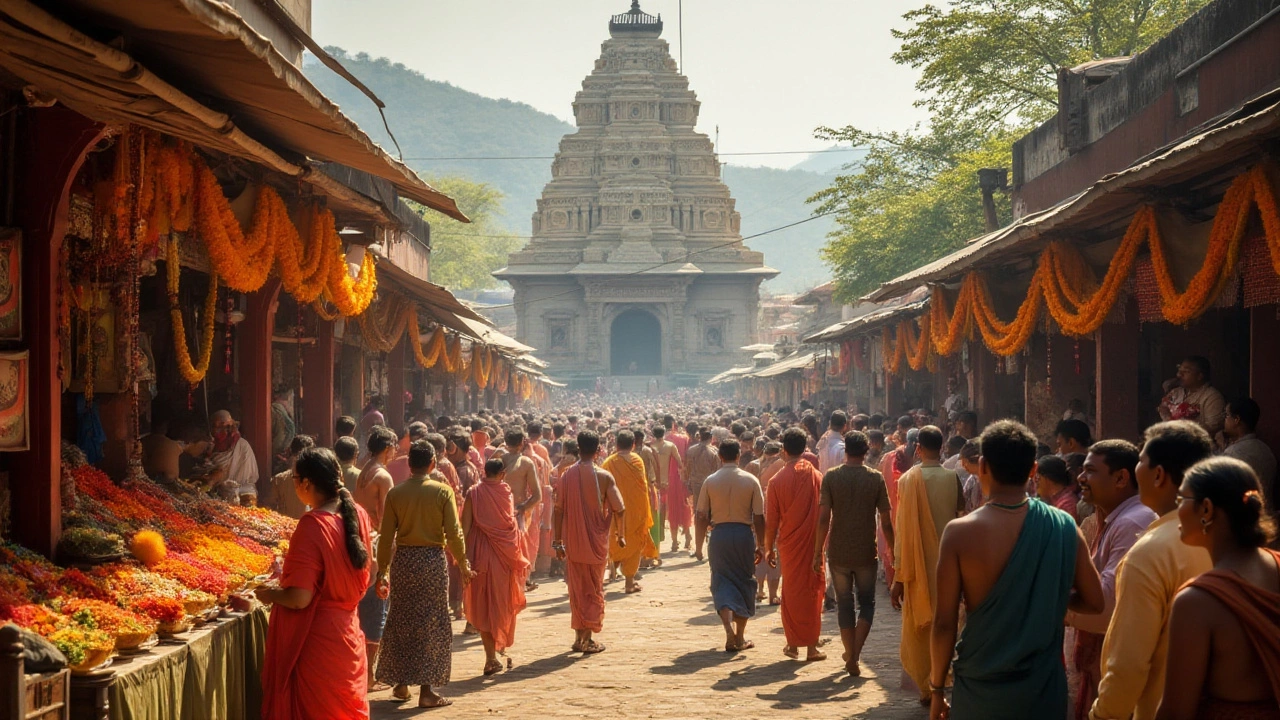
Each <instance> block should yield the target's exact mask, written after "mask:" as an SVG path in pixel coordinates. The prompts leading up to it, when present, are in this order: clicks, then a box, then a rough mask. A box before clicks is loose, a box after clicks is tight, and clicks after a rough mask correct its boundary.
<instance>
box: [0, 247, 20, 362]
mask: <svg viewBox="0 0 1280 720" xmlns="http://www.w3.org/2000/svg"><path fill="white" fill-rule="evenodd" d="M21 340H22V231H21V230H18V229H16V228H0V342H19V341H21Z"/></svg>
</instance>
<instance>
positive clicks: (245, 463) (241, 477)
mask: <svg viewBox="0 0 1280 720" xmlns="http://www.w3.org/2000/svg"><path fill="white" fill-rule="evenodd" d="M212 460H213V464H214V465H215V466H217V467H218V468H220V469H223V470H226V471H227V479H226V481H225V482H226V483H227V484H228V485H234V486H235V487H236V492H237V493H239V494H240V495H254V496H256V495H257V494H258V458H256V457H254V455H253V448H251V447H249V441H248V440H245V439H244V438H240V439H239V440H238V441H237V442H236V444H235V445H234V446H233V447H232V448H231V449H230V450H227V451H225V452H220V453H214V454H213V458H212Z"/></svg>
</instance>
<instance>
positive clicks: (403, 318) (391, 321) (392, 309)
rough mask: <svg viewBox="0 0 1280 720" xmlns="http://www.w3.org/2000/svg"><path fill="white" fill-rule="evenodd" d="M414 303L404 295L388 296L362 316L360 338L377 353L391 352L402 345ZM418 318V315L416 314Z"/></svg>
mask: <svg viewBox="0 0 1280 720" xmlns="http://www.w3.org/2000/svg"><path fill="white" fill-rule="evenodd" d="M412 305H413V304H412V303H410V302H409V301H408V300H406V299H405V298H404V296H403V295H388V296H387V297H386V299H385V300H383V301H382V302H379V303H378V307H377V308H376V309H371V310H369V311H367V312H364V313H361V315H360V336H361V337H362V338H364V341H365V344H366V345H368V346H369V347H370V348H371V349H372V350H374V351H375V352H383V353H385V352H391V351H392V350H394V349H395V348H396V346H398V345H399V344H400V338H401V336H403V335H404V331H405V327H406V326H408V324H409V314H410V308H411V307H412ZM414 317H415V318H416V317H417V313H416V312H415V313H414Z"/></svg>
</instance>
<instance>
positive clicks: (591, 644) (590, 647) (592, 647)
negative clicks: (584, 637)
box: [582, 640, 604, 655]
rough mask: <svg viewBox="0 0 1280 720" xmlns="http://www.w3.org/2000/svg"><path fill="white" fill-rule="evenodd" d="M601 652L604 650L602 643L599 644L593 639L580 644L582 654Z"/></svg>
mask: <svg viewBox="0 0 1280 720" xmlns="http://www.w3.org/2000/svg"><path fill="white" fill-rule="evenodd" d="M602 652H604V645H601V644H600V643H598V642H596V641H595V640H588V641H587V644H586V645H583V646H582V654H583V655H595V654H596V653H602Z"/></svg>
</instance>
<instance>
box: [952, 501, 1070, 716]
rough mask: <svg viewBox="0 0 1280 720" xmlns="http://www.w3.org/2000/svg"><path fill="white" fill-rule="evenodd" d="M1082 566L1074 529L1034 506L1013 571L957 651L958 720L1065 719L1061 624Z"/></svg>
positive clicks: (974, 615)
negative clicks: (1079, 566) (1076, 572)
mask: <svg viewBox="0 0 1280 720" xmlns="http://www.w3.org/2000/svg"><path fill="white" fill-rule="evenodd" d="M1075 562H1076V524H1075V521H1073V520H1072V519H1071V516H1070V515H1068V514H1067V513H1065V512H1063V511H1061V510H1058V509H1057V508H1052V507H1049V506H1048V505H1046V504H1044V503H1042V502H1040V501H1039V500H1032V501H1030V502H1029V503H1028V506H1027V517H1026V520H1025V521H1024V522H1023V525H1022V532H1021V534H1019V536H1018V544H1017V545H1015V546H1014V548H1013V554H1012V555H1010V556H1009V563H1008V565H1006V566H1005V569H1004V572H1003V573H1002V574H1001V575H1000V579H999V580H997V581H996V584H995V587H993V588H991V593H990V594H988V595H987V597H986V598H985V599H984V600H983V601H982V604H981V605H979V606H978V607H977V608H975V609H973V610H972V611H971V612H969V614H968V618H967V619H966V621H965V626H964V630H963V631H962V632H961V633H960V641H959V642H957V643H956V661H955V692H954V695H953V699H952V702H951V706H952V710H951V717H952V718H953V720H965V719H966V718H982V719H983V720H999V719H1001V718H1009V719H1010V720H1021V719H1023V718H1037V720H1061V719H1062V718H1065V717H1066V715H1067V678H1066V671H1065V669H1064V667H1063V658H1062V633H1063V626H1062V621H1063V618H1064V617H1065V616H1066V613H1067V600H1068V598H1069V596H1070V594H1071V585H1072V580H1073V578H1074V576H1075Z"/></svg>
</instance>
